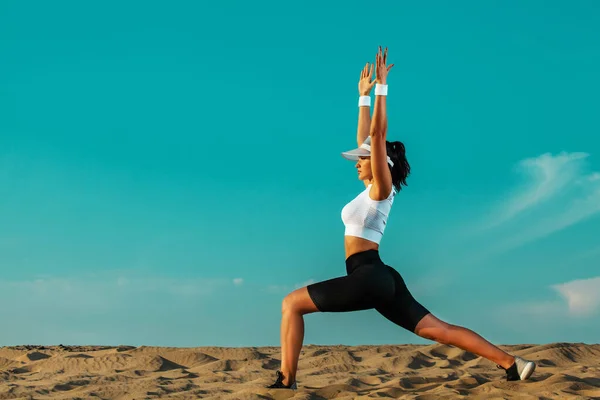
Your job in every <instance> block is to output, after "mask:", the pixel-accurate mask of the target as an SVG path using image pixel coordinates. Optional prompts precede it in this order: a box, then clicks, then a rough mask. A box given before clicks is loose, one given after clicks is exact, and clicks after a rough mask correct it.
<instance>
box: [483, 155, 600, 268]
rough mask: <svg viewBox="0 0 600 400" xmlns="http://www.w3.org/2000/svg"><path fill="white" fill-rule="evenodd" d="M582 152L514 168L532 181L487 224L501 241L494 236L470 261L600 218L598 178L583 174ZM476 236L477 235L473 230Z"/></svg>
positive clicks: (534, 160)
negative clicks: (500, 228)
mask: <svg viewBox="0 0 600 400" xmlns="http://www.w3.org/2000/svg"><path fill="white" fill-rule="evenodd" d="M587 157H588V154H587V153H565V152H562V153H560V154H558V155H552V154H550V153H545V154H542V155H540V156H539V157H535V158H528V159H525V160H522V161H521V162H520V163H519V169H520V170H523V171H525V172H526V173H528V174H529V175H530V176H531V178H532V179H531V180H530V181H529V183H528V184H527V185H526V186H525V187H523V188H521V189H520V190H518V191H516V192H514V193H513V194H512V195H509V196H508V198H507V199H505V201H504V205H503V206H500V207H498V209H497V210H496V211H495V212H494V215H497V217H495V218H493V221H491V222H489V223H486V224H485V225H486V230H487V231H488V232H495V233H497V231H494V230H491V228H498V227H499V226H500V225H502V226H503V228H504V229H503V231H502V232H503V235H504V237H500V238H498V237H496V238H494V240H493V243H492V244H491V245H489V246H486V247H485V248H484V249H483V250H482V251H481V252H480V254H479V255H478V256H477V255H475V256H474V259H477V260H480V258H481V257H487V256H489V255H491V254H492V253H497V252H500V251H506V250H508V249H511V248H514V247H518V246H521V245H523V244H525V243H527V242H531V241H533V240H536V239H540V238H543V237H545V236H548V235H550V234H552V233H554V232H557V231H560V230H563V229H565V228H568V227H570V226H572V225H574V224H576V223H579V222H581V221H584V220H586V219H588V218H591V217H593V216H595V215H596V214H599V213H600V173H598V172H594V173H592V174H586V172H585V168H584V166H585V159H586V158H587ZM476 233H477V234H481V233H482V232H481V231H477V232H476Z"/></svg>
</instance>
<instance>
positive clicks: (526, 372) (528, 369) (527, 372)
mask: <svg viewBox="0 0 600 400" xmlns="http://www.w3.org/2000/svg"><path fill="white" fill-rule="evenodd" d="M533 371H535V363H534V362H532V361H529V362H528V363H527V365H525V368H523V371H521V375H520V378H521V380H522V381H523V380H525V379H527V378H529V377H530V376H531V374H533Z"/></svg>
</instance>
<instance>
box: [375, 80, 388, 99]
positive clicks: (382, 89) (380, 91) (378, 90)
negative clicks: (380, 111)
mask: <svg viewBox="0 0 600 400" xmlns="http://www.w3.org/2000/svg"><path fill="white" fill-rule="evenodd" d="M387 92H388V86H387V85H380V84H379V83H377V84H375V96H387Z"/></svg>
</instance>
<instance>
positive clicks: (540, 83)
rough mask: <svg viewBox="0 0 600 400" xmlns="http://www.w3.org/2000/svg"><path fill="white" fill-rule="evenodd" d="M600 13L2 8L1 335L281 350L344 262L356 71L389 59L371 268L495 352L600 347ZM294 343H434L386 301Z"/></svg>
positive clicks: (485, 6) (405, 7)
mask: <svg viewBox="0 0 600 400" xmlns="http://www.w3.org/2000/svg"><path fill="white" fill-rule="evenodd" d="M599 27H600V4H599V3H598V2H594V1H576V2H570V3H568V4H567V2H564V1H543V2H542V1H529V2H526V3H523V2H518V1H503V2H498V1H489V2H476V1H464V2H460V3H459V4H457V3H451V2H445V1H432V2H423V3H418V4H417V3H415V2H412V3H411V2H398V1H396V2H393V1H383V2H377V3H373V4H369V5H368V6H367V5H366V3H365V2H356V1H344V2H337V3H334V2H322V1H321V2H315V1H308V2H303V3H302V4H300V3H298V4H296V3H289V4H288V3H285V2H275V1H263V2H242V1H237V2H233V1H229V2H221V3H219V2H192V1H179V2H169V3H168V4H167V3H165V2H148V1H145V2H134V1H129V2H113V1H105V2H102V3H93V4H92V3H89V2H76V1H61V2H42V1H38V2H19V1H3V2H2V3H1V4H0V55H1V60H2V61H1V62H0V110H2V111H1V114H0V115H1V116H0V268H1V271H2V275H1V277H0V279H1V280H0V303H1V304H3V306H2V307H1V308H0V317H1V318H2V320H3V321H4V322H5V323H4V324H3V329H2V330H0V344H2V345H12V344H23V343H34V344H59V343H63V344H131V345H142V344H144V345H161V346H209V345H210V346H263V345H279V322H280V309H281V300H282V299H283V297H284V296H285V295H286V294H287V293H288V292H289V291H291V290H293V289H294V288H296V287H299V286H301V285H305V284H306V283H308V282H311V281H319V280H324V279H329V278H332V277H335V276H340V275H343V274H345V265H344V249H343V232H344V230H343V224H342V222H341V219H340V212H341V209H342V207H343V206H344V204H345V203H346V202H348V201H349V200H351V199H352V198H353V197H354V196H355V195H356V194H357V193H358V192H359V191H360V190H362V188H363V187H362V183H361V182H359V181H357V179H356V173H355V169H354V165H353V163H352V162H349V161H346V160H344V159H343V158H342V157H341V156H340V152H341V151H343V150H347V149H349V148H352V147H354V146H355V145H356V142H355V134H356V122H357V115H358V107H357V104H358V93H357V82H358V77H359V74H360V70H361V69H362V67H363V65H364V64H365V63H366V62H373V61H374V59H375V54H376V51H377V46H378V45H383V46H388V47H389V60H390V62H391V63H395V65H396V66H395V67H394V69H393V70H392V71H391V73H390V77H389V79H388V83H389V99H388V113H389V133H388V136H389V138H390V139H393V140H401V141H403V142H404V143H405V145H406V147H407V156H408V158H409V161H410V163H411V166H412V171H413V173H412V175H411V177H410V178H409V180H408V183H409V186H408V187H407V188H406V189H405V190H404V191H403V192H402V193H401V195H400V196H399V197H398V198H397V199H396V201H395V203H394V208H393V209H392V212H391V215H390V220H389V223H388V227H387V231H386V234H385V236H384V239H383V241H382V248H381V254H382V257H383V258H384V261H386V263H387V264H389V265H392V266H394V267H395V268H396V269H397V270H398V271H400V273H401V274H402V275H403V276H404V278H405V280H406V281H407V284H408V285H409V288H410V289H411V290H412V292H413V294H414V295H415V296H416V297H417V298H418V299H419V300H420V301H421V302H422V303H423V304H424V305H426V306H427V307H428V308H429V309H430V310H431V311H432V312H434V314H436V315H437V316H438V317H440V318H442V319H445V320H446V321H448V322H451V323H455V324H459V325H463V326H466V327H469V328H471V329H473V330H475V331H477V332H479V333H481V334H482V335H483V336H484V337H486V338H488V339H490V340H492V341H494V342H496V343H506V344H510V343H547V342H555V341H566V342H597V341H598V337H599V334H600V318H599V316H600V294H599V293H600V268H599V265H600V235H599V234H598V232H600V218H598V217H599V216H600V136H599V134H598V133H599V132H600V122H599V119H598V109H599V108H600V103H599V99H598V93H600V77H599V75H598V71H600V41H599V40H598V38H599V34H600V30H599ZM305 343H315V344H349V345H353V344H381V343H427V342H426V341H424V340H421V339H420V338H417V337H416V336H414V335H412V334H410V333H408V332H405V331H403V330H402V329H400V328H398V327H396V326H394V325H392V324H391V323H390V322H389V321H387V320H386V319H384V318H383V317H381V316H380V315H379V314H377V313H376V312H375V311H362V312H356V313H349V314H313V315H308V316H306V337H305Z"/></svg>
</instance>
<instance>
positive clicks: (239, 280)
mask: <svg viewBox="0 0 600 400" xmlns="http://www.w3.org/2000/svg"><path fill="white" fill-rule="evenodd" d="M233 284H234V285H235V286H242V285H243V284H244V279H243V278H235V279H234V280H233Z"/></svg>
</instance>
